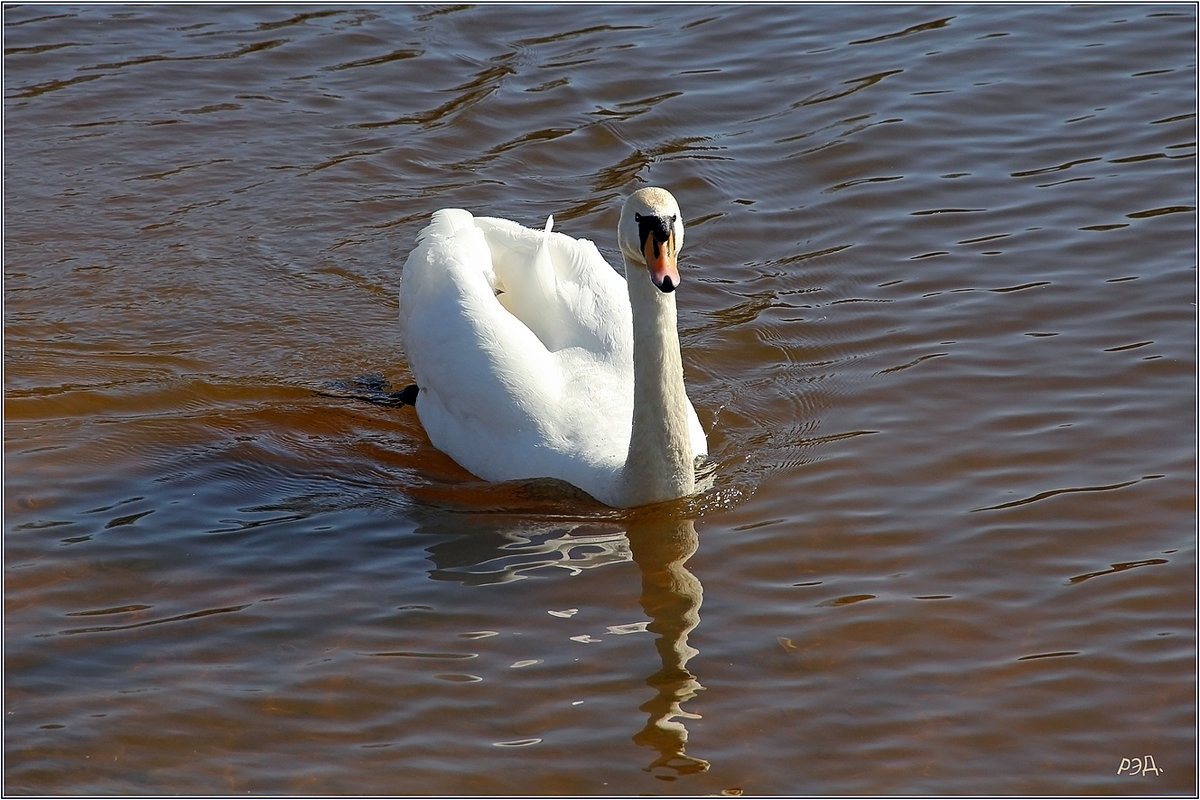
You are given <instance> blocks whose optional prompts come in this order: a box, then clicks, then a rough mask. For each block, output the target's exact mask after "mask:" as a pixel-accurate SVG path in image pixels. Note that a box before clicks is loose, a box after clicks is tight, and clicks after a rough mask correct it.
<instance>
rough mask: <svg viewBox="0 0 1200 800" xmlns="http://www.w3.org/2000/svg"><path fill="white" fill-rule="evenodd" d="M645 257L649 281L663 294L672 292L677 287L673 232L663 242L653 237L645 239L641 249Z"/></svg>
mask: <svg viewBox="0 0 1200 800" xmlns="http://www.w3.org/2000/svg"><path fill="white" fill-rule="evenodd" d="M642 253H643V254H644V255H645V256H646V268H647V269H648V270H650V280H652V281H654V285H655V286H657V287H658V288H659V289H662V290H663V291H664V292H673V291H675V287H676V286H678V285H679V268H678V266H677V265H676V263H675V255H676V254H675V232H674V231H672V232H671V233H670V234H669V235H668V236H667V240H666V241H665V242H660V241H658V240H657V239H655V238H654V236H653V235H650V236H647V237H646V244H645V246H644V247H643V248H642Z"/></svg>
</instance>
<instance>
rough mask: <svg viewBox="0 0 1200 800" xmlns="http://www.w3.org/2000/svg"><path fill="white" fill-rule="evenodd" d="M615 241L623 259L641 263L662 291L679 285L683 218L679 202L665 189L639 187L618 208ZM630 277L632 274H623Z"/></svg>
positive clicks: (629, 278)
mask: <svg viewBox="0 0 1200 800" xmlns="http://www.w3.org/2000/svg"><path fill="white" fill-rule="evenodd" d="M617 241H618V242H619V243H620V245H621V254H622V255H624V256H625V263H627V264H634V265H639V266H644V267H645V268H646V271H647V273H648V274H649V276H650V280H651V281H652V282H653V283H654V285H655V286H657V287H658V288H659V289H660V290H661V291H663V292H673V291H675V287H676V286H678V285H679V266H678V264H677V263H676V261H677V259H678V257H679V250H680V248H682V247H683V218H682V216H681V215H680V213H679V204H678V203H676V202H675V198H674V197H672V196H671V193H670V192H668V191H667V190H666V189H659V188H657V187H653V186H651V187H647V188H645V189H638V190H637V191H636V192H634V193H633V194H632V195H630V196H629V199H628V200H626V201H625V205H624V206H623V207H622V209H621V221H620V222H619V223H617ZM626 279H627V280H633V276H632V275H627V276H626Z"/></svg>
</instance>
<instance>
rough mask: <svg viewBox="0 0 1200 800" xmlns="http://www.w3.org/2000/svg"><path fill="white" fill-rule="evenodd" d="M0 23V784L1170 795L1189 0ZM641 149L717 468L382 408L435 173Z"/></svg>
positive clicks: (476, 199) (1187, 235)
mask: <svg viewBox="0 0 1200 800" xmlns="http://www.w3.org/2000/svg"><path fill="white" fill-rule="evenodd" d="M4 32H5V38H4V46H5V61H4V64H5V72H4V96H5V107H4V108H5V116H4V133H5V136H4V177H5V180H4V226H5V227H4V322H5V328H4V335H5V338H4V388H5V404H4V411H5V418H4V425H5V428H4V430H5V506H4V508H5V514H4V533H5V551H4V553H5V558H4V581H5V586H4V588H5V616H4V628H5V638H4V650H5V703H4V722H5V725H4V733H5V761H4V764H5V776H4V778H5V783H4V789H5V791H6V792H7V793H10V794H28V793H38V794H174V793H220V794H226V793H227V794H243V793H250V794H270V793H288V794H339V793H348V794H354V795H356V796H361V795H363V794H373V793H381V794H417V795H421V794H533V795H538V794H583V795H589V794H644V793H650V794H668V795H697V794H719V793H727V794H737V793H744V794H848V793H854V794H884V795H888V794H917V795H926V794H929V795H937V794H1012V793H1021V794H1031V795H1044V794H1119V795H1144V794H1195V792H1196V790H1197V786H1196V405H1195V402H1196V380H1195V377H1196V324H1195V322H1196V307H1195V299H1196V272H1195V271H1196V264H1197V257H1196V214H1195V207H1196V162H1195V139H1196V137H1195V133H1196V117H1195V111H1196V63H1195V55H1196V9H1195V6H1194V5H1158V6H1155V5H1136V6H1132V5H1131V6H1120V5H1085V6H1059V5H1036V6H1011V5H1004V6H903V5H877V6H854V5H839V6H780V5H773V6H771V5H764V6H691V5H685V6H676V5H622V6H581V5H571V6H569V7H568V6H553V5H551V6H519V7H514V6H481V7H468V6H438V7H435V6H402V5H398V6H363V7H357V6H346V5H336V6H320V5H302V6H294V7H289V6H278V5H272V6H259V7H253V6H178V5H170V6H168V5H166V4H163V5H160V6H116V5H102V6H50V5H30V6H6V7H5V10H4ZM648 183H650V184H658V185H663V186H666V187H668V188H670V189H671V191H672V192H673V193H674V194H675V195H676V197H677V198H679V200H680V203H681V205H682V207H683V212H684V216H685V219H686V222H687V224H688V235H687V247H686V249H685V251H684V256H683V260H682V262H681V263H682V265H683V276H684V284H683V286H682V287H681V290H680V293H679V305H680V309H681V319H680V323H681V329H682V339H683V347H684V363H685V370H686V373H687V378H688V382H689V387H690V392H691V395H692V398H693V399H694V401H695V404H696V406H697V409H698V410H699V412H700V417H701V421H702V422H703V423H704V425H705V426H706V428H707V429H708V430H709V431H710V433H709V441H710V450H711V452H712V461H711V466H710V468H709V469H710V475H711V478H712V481H713V485H712V488H710V489H709V490H707V491H706V492H705V493H704V494H703V495H701V496H700V497H698V498H696V499H694V500H692V501H688V502H682V503H677V504H672V505H669V506H666V507H655V508H651V509H646V510H641V511H637V512H630V513H618V512H614V511H610V510H606V509H603V508H599V507H596V506H594V505H592V504H590V503H587V502H585V501H583V500H580V499H579V498H575V497H566V496H563V495H561V494H555V493H552V492H546V491H544V489H543V487H538V486H488V485H481V484H479V483H478V482H476V481H474V480H472V479H471V477H470V476H469V475H466V474H465V473H463V472H462V471H461V470H459V469H458V468H457V467H455V465H454V464H453V463H452V462H450V461H449V460H448V459H447V458H445V457H444V456H442V455H440V454H439V453H437V452H436V451H434V450H433V449H432V448H431V446H430V445H429V443H428V441H427V439H425V437H424V434H423V432H422V431H421V428H420V426H419V424H418V423H417V421H416V419H415V417H414V415H413V414H412V412H411V409H397V408H394V407H389V406H388V405H386V404H384V403H382V402H379V401H380V400H381V399H382V398H384V397H385V396H386V393H387V391H389V390H390V389H391V388H397V387H399V386H402V385H403V384H404V382H405V381H406V380H407V378H408V375H407V371H406V366H405V362H404V358H403V350H402V347H401V343H400V342H399V341H398V325H397V322H396V313H397V303H396V293H397V287H398V284H399V277H400V267H401V265H402V264H403V261H404V258H405V256H406V255H407V252H408V250H409V248H410V247H411V245H412V241H413V238H414V236H415V234H416V232H417V231H418V230H419V229H420V228H421V227H422V225H423V224H424V223H425V221H426V220H427V218H428V215H429V214H430V212H431V211H432V210H434V209H435V208H439V207H442V206H462V207H466V208H470V209H472V210H475V211H477V212H479V213H485V214H490V215H495V216H504V217H509V218H511V219H516V220H519V221H521V222H524V223H526V224H529V225H533V226H540V225H541V224H542V223H543V222H544V220H545V215H546V214H549V213H553V214H554V215H555V219H556V227H557V229H558V230H562V231H564V232H567V233H571V234H573V235H577V236H585V237H587V238H591V239H593V240H594V241H596V242H597V243H598V245H599V246H600V247H601V250H602V251H603V252H605V253H606V254H608V255H609V256H610V257H614V258H615V242H614V233H613V229H614V227H615V223H616V215H617V212H618V209H619V203H620V198H621V197H623V196H624V195H625V194H627V193H628V192H630V191H631V190H633V189H634V188H636V187H638V186H641V185H645V184H648ZM1151 766H1152V767H1153V769H1150V767H1151ZM1135 771H1136V773H1137V774H1131V773H1133V772H1135Z"/></svg>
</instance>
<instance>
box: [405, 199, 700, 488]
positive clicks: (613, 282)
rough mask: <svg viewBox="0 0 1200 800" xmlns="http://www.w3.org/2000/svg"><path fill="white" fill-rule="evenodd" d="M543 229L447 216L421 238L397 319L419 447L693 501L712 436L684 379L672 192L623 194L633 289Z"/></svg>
mask: <svg viewBox="0 0 1200 800" xmlns="http://www.w3.org/2000/svg"><path fill="white" fill-rule="evenodd" d="M647 220H649V221H650V222H648V221H647ZM653 220H660V221H662V223H661V224H659V225H658V226H657V227H655V224H653ZM552 224H553V218H551V219H550V220H548V221H547V223H546V226H545V228H544V229H543V230H534V229H530V228H526V227H523V226H521V225H518V224H517V223H515V222H510V221H508V220H503V219H496V218H492V217H474V216H472V215H471V214H470V213H468V212H467V211H464V210H461V209H443V210H441V211H437V212H435V213H434V215H433V219H432V221H431V222H430V224H429V225H428V226H427V227H426V228H425V229H424V230H423V231H421V233H420V234H419V236H418V238H417V242H418V244H417V247H416V248H415V249H414V250H413V252H412V253H411V254H410V255H409V258H408V260H407V262H406V263H405V265H404V272H403V274H402V276H401V284H400V322H401V333H402V336H403V339H404V346H405V351H406V354H407V357H408V362H409V367H410V369H411V370H412V373H413V376H414V377H415V379H416V383H417V385H418V386H419V387H420V390H419V394H418V395H417V400H416V409H417V414H418V416H419V417H420V419H421V422H422V424H423V425H424V427H425V430H426V432H427V433H428V435H429V438H430V441H432V442H433V444H434V445H435V446H436V447H437V448H438V449H439V450H442V451H443V452H444V453H446V454H447V455H449V456H450V457H451V458H453V459H454V460H455V461H457V462H458V463H459V464H460V465H461V466H463V467H464V468H465V469H467V470H468V471H469V472H471V473H473V474H474V475H476V476H478V477H480V478H483V479H485V480H490V481H504V480H515V479H523V478H542V477H548V478H557V479H560V480H563V481H567V482H568V483H571V484H573V485H574V486H577V487H578V488H580V489H582V490H584V491H585V492H587V493H588V494H590V495H592V496H593V497H595V498H596V499H597V500H600V501H601V502H603V503H606V504H608V505H613V506H632V505H641V504H643V503H647V502H658V501H662V500H668V499H674V498H676V497H681V496H683V495H686V494H690V493H691V492H692V491H693V490H694V486H695V482H694V481H695V478H694V459H695V458H696V457H698V456H703V455H706V454H707V443H706V439H705V435H704V432H703V430H702V428H701V427H700V423H699V420H698V419H697V416H696V411H695V409H694V408H693V407H692V404H691V402H690V401H689V400H688V399H687V395H686V392H685V390H684V387H683V374H682V366H681V361H680V355H679V342H678V332H677V329H676V324H677V323H676V312H675V294H674V292H673V289H674V287H675V286H676V285H678V282H679V278H678V273H677V271H675V255H676V254H677V252H678V246H679V244H682V240H683V226H682V222H681V221H680V217H679V211H678V206H677V205H676V204H675V201H674V198H672V197H671V196H670V194H668V193H667V192H665V191H663V190H661V189H643V190H641V191H639V192H637V193H635V194H634V195H633V196H632V197H631V198H630V199H629V201H627V203H626V206H625V208H624V209H623V212H622V217H621V224H620V225H619V226H618V241H619V243H620V244H621V250H622V254H623V255H624V257H625V262H626V272H627V273H628V274H629V275H630V282H629V283H628V284H627V283H626V281H625V280H624V279H623V278H622V277H621V276H620V275H619V274H617V273H616V272H615V271H614V270H613V269H612V268H611V267H610V266H609V265H608V264H607V263H606V262H605V261H604V259H603V257H602V256H601V255H600V253H599V251H598V250H597V249H596V247H595V245H594V244H592V243H591V242H590V241H588V240H586V239H574V238H572V237H569V236H566V235H563V234H561V233H555V232H551V226H552ZM664 234H665V239H664V238H663V236H664ZM660 248H662V251H661V252H660ZM660 257H669V264H664V263H662V262H661V261H658V260H657V259H659V258H660ZM648 259H649V260H650V261H653V262H656V263H655V264H654V266H655V267H657V268H658V272H656V271H655V270H654V269H651V268H650V267H649V266H648V264H647V260H648ZM638 262H640V263H638ZM663 270H666V273H663ZM663 274H667V275H668V277H666V278H665V279H663V280H661V281H660V278H662V275H663ZM660 283H661V284H662V285H660ZM664 286H665V288H664ZM631 301H632V304H631ZM635 309H637V312H635ZM635 313H638V315H639V324H638V325H636V328H637V330H638V334H637V336H636V337H635V334H634V331H635V320H634V315H635ZM635 348H637V349H638V352H639V355H638V357H637V361H638V368H637V370H636V376H635ZM635 384H636V390H635ZM635 393H636V395H637V396H636V397H635ZM635 408H637V410H638V414H637V415H635ZM637 418H640V420H641V421H640V422H638V421H636V419H637ZM635 428H637V429H638V432H637V434H636V435H635V434H634V433H633V432H634V430H635ZM631 442H632V446H631ZM685 461H686V464H685V463H684V462H685ZM680 473H686V474H680Z"/></svg>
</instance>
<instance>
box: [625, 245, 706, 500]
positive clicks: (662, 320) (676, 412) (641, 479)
mask: <svg viewBox="0 0 1200 800" xmlns="http://www.w3.org/2000/svg"><path fill="white" fill-rule="evenodd" d="M625 275H626V282H627V283H628V286H629V301H630V305H631V307H632V311H633V425H632V430H631V436H630V441H629V453H628V456H627V458H626V460H625V474H624V476H623V482H624V486H625V491H626V493H627V495H628V496H629V498H630V502H629V503H628V505H644V504H647V503H657V502H663V501H666V500H674V499H677V498H679V497H684V496H686V495H689V494H691V493H692V492H693V491H694V490H695V484H696V475H695V466H694V457H693V454H692V445H691V438H690V433H689V429H688V408H689V405H688V399H687V390H686V388H685V387H684V383H683V359H682V357H681V355H680V351H679V329H678V314H677V313H676V308H675V293H674V292H663V291H661V290H659V289H658V288H657V287H656V286H654V284H653V283H652V282H651V281H650V279H649V276H648V275H647V274H646V270H645V267H644V266H642V265H640V264H633V263H630V262H629V260H628V259H626V262H625Z"/></svg>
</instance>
